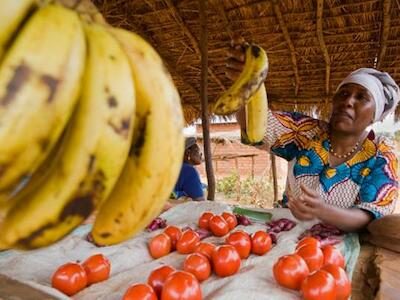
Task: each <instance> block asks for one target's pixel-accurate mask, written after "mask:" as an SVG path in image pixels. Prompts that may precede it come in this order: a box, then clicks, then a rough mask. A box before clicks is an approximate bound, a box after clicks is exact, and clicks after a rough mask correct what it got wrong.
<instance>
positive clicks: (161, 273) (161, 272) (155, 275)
mask: <svg viewBox="0 0 400 300" xmlns="http://www.w3.org/2000/svg"><path fill="white" fill-rule="evenodd" d="M174 271H175V269H174V268H173V267H170V266H161V267H159V268H157V269H154V270H153V271H152V272H151V273H150V276H149V278H148V279H147V283H148V284H149V285H150V286H151V287H152V288H153V290H154V291H155V292H156V294H157V295H158V296H159V297H160V296H161V291H162V288H163V286H164V283H165V280H166V279H167V277H168V275H169V274H171V273H172V272H174Z"/></svg>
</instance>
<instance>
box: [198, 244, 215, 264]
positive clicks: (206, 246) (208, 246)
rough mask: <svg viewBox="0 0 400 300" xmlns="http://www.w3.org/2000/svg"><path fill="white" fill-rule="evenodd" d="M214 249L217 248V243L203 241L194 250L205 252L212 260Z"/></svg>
mask: <svg viewBox="0 0 400 300" xmlns="http://www.w3.org/2000/svg"><path fill="white" fill-rule="evenodd" d="M214 249H215V245H213V244H211V243H205V242H201V243H199V244H198V245H197V246H196V248H195V249H194V252H196V253H200V254H203V255H204V256H206V257H207V258H208V259H209V260H211V255H212V253H213V251H214Z"/></svg>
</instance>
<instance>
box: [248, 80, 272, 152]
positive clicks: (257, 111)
mask: <svg viewBox="0 0 400 300" xmlns="http://www.w3.org/2000/svg"><path fill="white" fill-rule="evenodd" d="M245 107H246V136H247V140H248V142H249V143H250V144H252V145H254V144H260V143H262V140H263V138H264V136H265V132H266V130H267V117H268V100H267V92H266V91H265V86H264V84H262V85H261V86H260V88H259V89H258V91H257V92H256V93H255V94H254V95H253V96H252V97H250V100H249V103H247V105H246V106H245ZM242 140H243V138H242Z"/></svg>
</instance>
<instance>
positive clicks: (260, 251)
mask: <svg viewBox="0 0 400 300" xmlns="http://www.w3.org/2000/svg"><path fill="white" fill-rule="evenodd" d="M271 244H272V240H271V237H270V236H269V234H268V233H266V232H265V231H261V230H260V231H257V232H255V233H254V234H253V235H252V237H251V252H252V253H254V254H257V255H264V254H265V253H267V252H268V251H269V249H271Z"/></svg>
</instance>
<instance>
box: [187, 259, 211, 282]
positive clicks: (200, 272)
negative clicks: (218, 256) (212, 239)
mask: <svg viewBox="0 0 400 300" xmlns="http://www.w3.org/2000/svg"><path fill="white" fill-rule="evenodd" d="M183 270H184V271H186V272H189V273H192V274H193V275H194V276H195V277H196V278H197V280H198V281H200V282H201V281H203V280H206V279H207V278H208V277H210V275H211V265H210V261H209V260H208V258H207V257H206V256H204V255H203V254H200V253H192V254H190V255H188V256H187V257H186V259H185V262H184V263H183Z"/></svg>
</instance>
